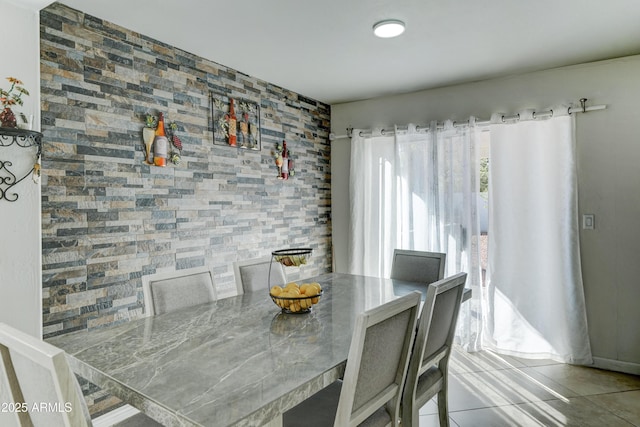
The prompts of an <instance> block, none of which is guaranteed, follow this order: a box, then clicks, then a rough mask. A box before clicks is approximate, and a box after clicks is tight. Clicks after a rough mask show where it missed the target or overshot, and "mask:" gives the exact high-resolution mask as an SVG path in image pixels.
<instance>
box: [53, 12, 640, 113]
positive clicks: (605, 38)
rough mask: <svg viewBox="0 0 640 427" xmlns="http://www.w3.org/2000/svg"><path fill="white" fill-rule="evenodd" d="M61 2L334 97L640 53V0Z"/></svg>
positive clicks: (311, 93) (323, 97)
mask: <svg viewBox="0 0 640 427" xmlns="http://www.w3.org/2000/svg"><path fill="white" fill-rule="evenodd" d="M61 3H64V4H66V5H68V6H70V7H72V8H75V9H78V10H81V11H83V12H86V13H88V14H90V15H93V16H96V17H98V18H102V19H105V20H107V21H110V22H113V23H115V24H118V25H120V26H122V27H125V28H128V29H130V30H133V31H137V32H139V33H142V34H144V35H147V36H149V37H152V38H155V39H157V40H160V41H162V42H165V43H167V44H170V45H172V46H175V47H178V48H181V49H184V50H186V51H188V52H191V53H193V54H196V55H198V56H201V57H204V58H207V59H210V60H212V61H214V62H216V63H219V64H222V65H225V66H228V67H231V68H233V69H235V70H238V71H240V72H242V73H245V74H248V75H250V76H253V77H257V78H259V79H262V80H265V81H268V82H270V83H274V84H276V85H279V86H282V87H284V88H287V89H289V90H292V91H295V92H298V93H300V94H302V95H304V96H307V97H310V98H314V99H317V100H319V101H323V102H326V103H329V104H336V103H341V102H348V101H354V100H360V99H367V98H372V97H376V96H381V95H390V94H396V93H403V92H411V91H415V90H420V89H429V88H434V87H440V86H447V85H452V84H457V83H462V82H469V81H476V80H483V79H487V78H492V77H498V76H504V75H509V74H517V73H522V72H528V71H535V70H542V69H547V68H554V67H558V66H563V65H571V64H577V63H583V62H590V61H596V60H601V59H608V58H614V57H620V56H626V55H631V54H640V0H606V1H605V0H306V1H305V0H244V1H240V0H237V1H229V0H225V1H221V0H181V1H178V0H154V1H135V0H109V1H104V0H61ZM389 18H394V19H400V20H403V21H405V22H406V24H407V29H406V31H405V33H404V34H403V35H402V36H400V37H398V38H395V39H378V38H376V37H375V36H374V35H373V32H372V26H373V24H374V23H375V22H377V21H379V20H382V19H389Z"/></svg>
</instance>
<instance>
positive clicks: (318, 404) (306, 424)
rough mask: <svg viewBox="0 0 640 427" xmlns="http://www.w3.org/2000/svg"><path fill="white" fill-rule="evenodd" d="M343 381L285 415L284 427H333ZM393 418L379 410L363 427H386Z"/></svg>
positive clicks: (384, 409)
mask: <svg viewBox="0 0 640 427" xmlns="http://www.w3.org/2000/svg"><path fill="white" fill-rule="evenodd" d="M341 390H342V381H340V380H338V381H336V382H333V383H331V384H330V385H329V386H328V387H325V388H323V389H322V390H320V391H319V392H317V393H316V394H314V395H313V396H311V397H309V398H308V399H306V400H305V401H303V402H301V403H299V404H298V405H297V406H294V407H293V408H291V409H290V410H288V411H287V412H285V413H284V414H283V417H282V424H283V426H284V427H327V426H329V427H330V426H333V424H334V421H335V419H336V412H337V411H338V402H339V401H340V391H341ZM390 423H391V416H390V415H389V412H387V410H386V408H385V407H382V408H380V409H378V410H377V411H376V412H374V413H373V414H371V416H369V418H367V419H366V420H364V421H363V422H362V423H361V424H360V426H362V427H386V426H388V425H390Z"/></svg>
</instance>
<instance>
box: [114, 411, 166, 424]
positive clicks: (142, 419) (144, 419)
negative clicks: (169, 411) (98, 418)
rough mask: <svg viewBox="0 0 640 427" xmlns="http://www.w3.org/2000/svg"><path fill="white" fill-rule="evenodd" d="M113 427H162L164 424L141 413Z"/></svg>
mask: <svg viewBox="0 0 640 427" xmlns="http://www.w3.org/2000/svg"><path fill="white" fill-rule="evenodd" d="M112 427H162V424H160V423H159V422H157V421H155V420H153V419H151V418H149V417H148V416H146V415H145V414H143V413H142V412H140V413H137V414H136V415H134V416H132V417H130V418H127V419H126V420H123V421H121V422H119V423H117V424H114V425H113V426H112Z"/></svg>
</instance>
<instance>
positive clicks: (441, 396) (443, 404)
mask: <svg viewBox="0 0 640 427" xmlns="http://www.w3.org/2000/svg"><path fill="white" fill-rule="evenodd" d="M438 418H440V427H449V404H448V401H447V386H446V383H445V384H443V387H442V389H441V390H440V391H439V392H438Z"/></svg>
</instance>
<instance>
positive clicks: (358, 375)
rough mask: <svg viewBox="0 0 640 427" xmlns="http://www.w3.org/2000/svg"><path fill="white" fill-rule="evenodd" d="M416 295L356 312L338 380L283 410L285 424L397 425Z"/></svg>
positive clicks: (287, 426)
mask: <svg viewBox="0 0 640 427" xmlns="http://www.w3.org/2000/svg"><path fill="white" fill-rule="evenodd" d="M419 307H420V293H419V292H417V291H416V292H412V293H410V294H408V295H405V296H403V297H400V298H398V299H396V300H393V301H391V302H388V303H386V304H383V305H381V306H379V307H376V308H373V309H371V310H368V311H365V312H364V313H361V314H360V315H358V317H357V320H356V323H355V328H354V331H353V337H352V339H351V347H350V348H349V355H348V357H347V366H346V368H345V372H344V379H343V380H338V381H336V382H334V383H332V384H331V385H329V386H328V387H326V388H324V389H322V390H321V391H319V392H318V393H316V394H314V395H313V396H311V397H309V398H308V399H306V400H304V401H303V402H302V403H300V404H298V405H297V406H295V407H293V408H292V409H290V410H289V411H287V412H285V413H284V414H283V425H284V426H285V427H295V426H304V427H314V426H338V427H348V426H349V427H350V426H357V425H366V426H398V425H399V418H400V398H401V396H402V387H403V386H404V383H405V378H406V373H407V366H408V361H409V353H410V352H411V348H412V346H413V341H414V338H415V333H416V323H417V313H418V310H419Z"/></svg>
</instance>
